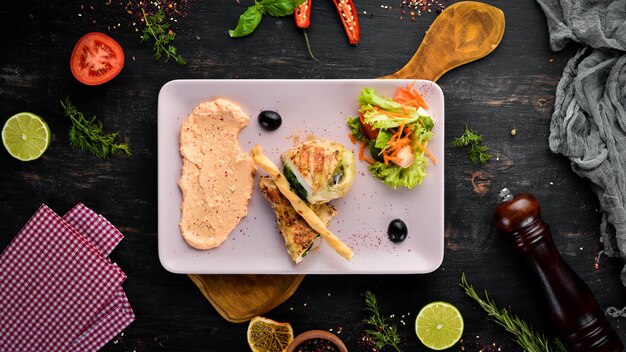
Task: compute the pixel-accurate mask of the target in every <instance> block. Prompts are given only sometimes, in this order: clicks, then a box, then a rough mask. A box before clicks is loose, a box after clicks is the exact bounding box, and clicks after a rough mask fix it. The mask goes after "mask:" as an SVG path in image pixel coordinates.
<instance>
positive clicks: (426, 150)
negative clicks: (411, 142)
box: [415, 141, 437, 165]
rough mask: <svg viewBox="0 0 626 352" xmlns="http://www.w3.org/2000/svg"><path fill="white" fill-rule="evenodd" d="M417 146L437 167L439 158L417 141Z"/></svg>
mask: <svg viewBox="0 0 626 352" xmlns="http://www.w3.org/2000/svg"><path fill="white" fill-rule="evenodd" d="M415 145H417V146H418V147H419V148H420V149H421V150H422V151H423V152H424V153H426V155H427V156H428V157H429V158H430V160H432V162H433V164H435V165H437V158H435V156H434V155H433V153H431V152H430V150H428V148H426V146H425V145H422V144H421V143H420V142H418V141H415Z"/></svg>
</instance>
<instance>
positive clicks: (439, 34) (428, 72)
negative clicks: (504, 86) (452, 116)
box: [381, 1, 504, 81]
mask: <svg viewBox="0 0 626 352" xmlns="http://www.w3.org/2000/svg"><path fill="white" fill-rule="evenodd" d="M503 35H504V13H503V12H502V10H500V9H498V8H496V7H493V6H489V5H486V4H483V3H480V2H475V1H463V2H458V3H456V4H454V5H451V6H450V7H448V8H447V9H446V10H445V11H443V12H442V13H441V14H440V15H439V17H437V19H436V20H435V21H434V22H433V24H432V25H431V26H430V28H429V29H428V32H427V33H426V36H425V37H424V40H423V41H422V44H421V45H420V46H419V48H418V49H417V52H416V53H415V55H413V57H412V58H411V60H409V62H408V63H407V64H406V65H404V67H403V68H401V69H400V70H399V71H398V72H396V73H393V74H391V75H388V76H385V77H381V78H419V79H427V80H430V81H436V80H438V79H439V77H441V76H443V74H444V73H446V72H448V71H450V70H451V69H453V68H455V67H458V66H461V65H463V64H466V63H468V62H471V61H474V60H478V59H480V58H482V57H485V56H487V54H489V53H490V52H492V51H493V50H494V49H495V48H496V47H497V46H498V44H500V41H501V40H502V36H503Z"/></svg>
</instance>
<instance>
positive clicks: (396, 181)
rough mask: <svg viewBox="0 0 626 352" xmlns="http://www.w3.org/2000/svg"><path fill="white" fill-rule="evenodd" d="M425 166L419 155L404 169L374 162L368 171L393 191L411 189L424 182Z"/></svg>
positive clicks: (424, 157) (421, 154)
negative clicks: (402, 188) (404, 188)
mask: <svg viewBox="0 0 626 352" xmlns="http://www.w3.org/2000/svg"><path fill="white" fill-rule="evenodd" d="M427 164H428V161H427V160H426V156H424V153H419V154H416V155H415V161H414V162H413V164H412V165H411V166H409V167H407V168H406V169H404V168H401V167H400V166H398V165H395V164H392V163H390V164H389V165H385V164H384V163H382V162H376V163H374V164H373V165H370V166H369V167H368V170H369V171H370V172H371V173H372V174H373V175H374V176H376V177H378V178H379V179H381V180H382V181H383V182H384V183H385V184H386V185H388V186H389V187H393V189H396V188H398V187H406V188H408V189H411V188H413V187H415V186H417V185H419V184H420V183H422V181H424V178H425V177H426V165H427Z"/></svg>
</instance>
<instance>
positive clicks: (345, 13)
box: [333, 0, 361, 44]
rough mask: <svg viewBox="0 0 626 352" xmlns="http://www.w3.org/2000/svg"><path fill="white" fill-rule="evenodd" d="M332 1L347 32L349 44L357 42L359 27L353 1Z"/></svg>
mask: <svg viewBox="0 0 626 352" xmlns="http://www.w3.org/2000/svg"><path fill="white" fill-rule="evenodd" d="M333 3H335V7H336V8H337V11H339V16H340V17H341V22H342V23H343V27H344V28H345V29H346V33H347V34H348V40H350V44H359V41H360V40H361V30H360V29H359V18H358V17H357V13H356V7H354V2H352V0H333Z"/></svg>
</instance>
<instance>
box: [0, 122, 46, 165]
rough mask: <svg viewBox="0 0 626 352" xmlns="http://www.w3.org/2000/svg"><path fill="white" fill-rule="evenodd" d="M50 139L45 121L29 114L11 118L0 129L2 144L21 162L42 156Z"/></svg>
mask: <svg viewBox="0 0 626 352" xmlns="http://www.w3.org/2000/svg"><path fill="white" fill-rule="evenodd" d="M50 138H51V133H50V128H49V127H48V124H46V121H44V120H43V119H42V118H41V117H39V116H37V115H35V114H33V113H30V112H20V113H17V114H15V115H13V116H11V117H10V118H9V119H8V120H7V122H5V124H4V127H3V128H2V144H4V147H5V148H6V149H7V151H8V152H9V154H11V156H12V157H14V158H16V159H18V160H21V161H30V160H35V159H37V158H39V157H40V156H42V155H43V153H44V152H45V151H46V149H48V145H50Z"/></svg>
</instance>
